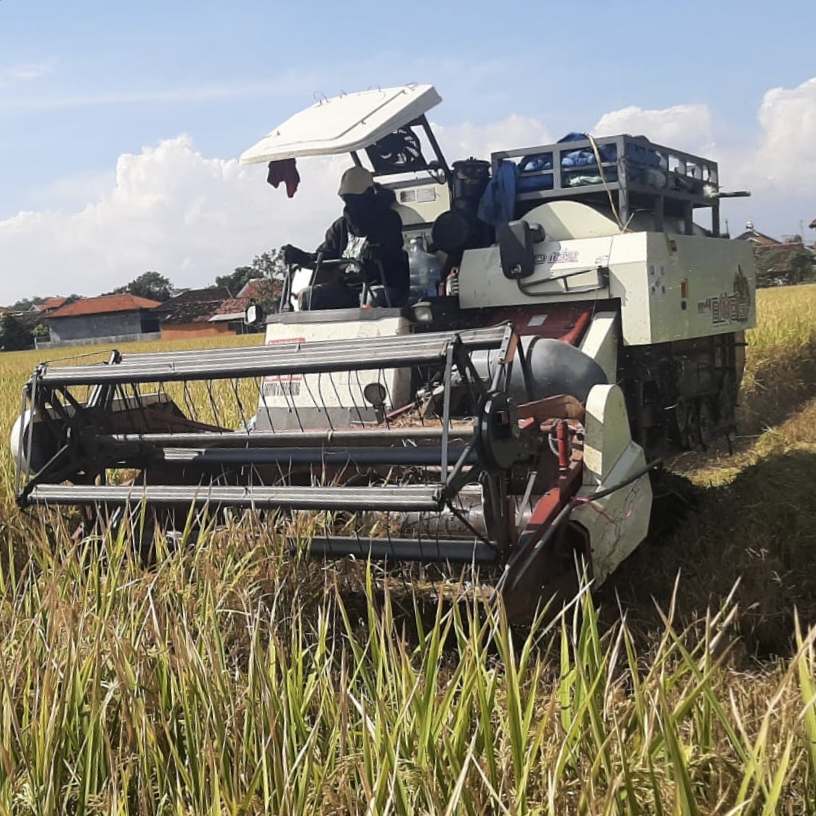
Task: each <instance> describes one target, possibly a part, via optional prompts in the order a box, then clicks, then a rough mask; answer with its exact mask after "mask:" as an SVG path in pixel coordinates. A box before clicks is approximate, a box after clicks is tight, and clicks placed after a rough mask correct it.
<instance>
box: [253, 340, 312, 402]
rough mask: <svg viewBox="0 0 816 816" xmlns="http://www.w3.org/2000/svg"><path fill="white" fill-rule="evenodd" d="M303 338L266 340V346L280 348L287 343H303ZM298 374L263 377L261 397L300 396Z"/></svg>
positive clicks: (300, 379)
mask: <svg viewBox="0 0 816 816" xmlns="http://www.w3.org/2000/svg"><path fill="white" fill-rule="evenodd" d="M305 341H306V338H305V337H285V338H282V339H280V340H278V339H274V340H267V341H266V345H267V346H281V345H285V344H287V343H304V342H305ZM302 379H303V377H302V376H301V375H300V374H280V375H274V374H272V375H269V376H266V377H264V380H263V388H262V390H261V397H262V398H265V397H296V396H298V394H300V383H301V381H302Z"/></svg>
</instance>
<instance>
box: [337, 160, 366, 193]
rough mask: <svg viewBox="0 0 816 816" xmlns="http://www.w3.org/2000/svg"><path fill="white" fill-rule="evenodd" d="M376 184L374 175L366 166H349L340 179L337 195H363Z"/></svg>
mask: <svg viewBox="0 0 816 816" xmlns="http://www.w3.org/2000/svg"><path fill="white" fill-rule="evenodd" d="M373 186H374V176H373V175H372V173H371V172H370V171H369V170H366V169H365V167H357V166H355V167H349V169H348V170H346V172H345V173H343V175H342V177H341V179H340V189H339V190H338V191H337V195H339V196H344V195H362V194H363V193H364V192H365V191H366V190H368V189H369V188H370V187H373Z"/></svg>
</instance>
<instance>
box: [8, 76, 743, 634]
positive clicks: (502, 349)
mask: <svg viewBox="0 0 816 816" xmlns="http://www.w3.org/2000/svg"><path fill="white" fill-rule="evenodd" d="M439 101H440V97H439V96H438V94H437V92H436V91H435V90H434V88H433V87H432V86H429V85H416V86H406V87H400V88H390V89H378V90H370V91H364V92H361V93H356V94H348V95H344V96H341V97H337V98H333V99H328V100H323V101H321V102H319V103H317V104H315V105H312V106H311V107H309V108H307V109H306V110H304V111H302V112H301V113H298V114H297V115H295V116H293V117H292V118H291V119H289V120H287V121H286V122H285V123H284V124H282V125H281V126H280V127H279V128H277V129H276V130H274V131H272V132H271V133H270V134H269V135H268V136H266V137H265V138H264V139H262V140H261V141H260V142H258V144H256V145H255V146H254V147H252V148H250V149H249V150H248V151H246V152H245V153H244V155H243V156H242V161H243V162H245V163H256V162H263V163H267V162H275V163H278V162H283V163H284V164H275V165H273V166H274V167H279V168H286V167H287V166H288V167H289V169H290V170H291V168H292V163H291V162H290V161H289V160H292V159H297V158H301V157H307V156H315V155H330V154H342V153H347V154H350V155H351V160H352V161H353V162H354V163H355V164H363V165H364V166H365V165H367V166H369V167H370V168H371V169H372V170H373V172H374V173H375V176H376V178H377V181H378V182H379V183H380V184H382V185H383V186H385V187H389V188H391V189H392V190H393V191H394V193H395V195H396V199H397V203H396V205H395V207H396V209H397V211H398V212H399V214H400V216H401V218H402V223H403V229H404V236H405V239H406V245H408V244H409V242H410V241H411V239H414V238H417V237H422V238H423V239H424V240H425V241H426V242H427V245H428V246H429V248H430V249H431V250H432V251H433V252H434V253H435V254H436V259H438V261H439V262H440V263H441V265H442V276H443V279H444V281H443V283H442V286H441V290H440V291H441V292H443V293H444V294H442V295H441V296H439V297H429V296H427V293H426V294H425V295H422V296H421V297H419V298H418V299H415V302H413V303H412V304H411V305H409V306H407V307H404V308H400V309H397V308H390V307H381V308H379V307H375V308H354V309H338V310H330V311H314V312H310V311H297V310H294V309H293V308H292V307H291V304H290V300H292V299H291V294H292V292H291V281H292V275H291V274H290V277H289V281H288V282H287V287H286V288H285V292H286V294H285V297H284V301H283V302H284V307H283V309H282V311H281V312H280V313H278V314H274V315H271V316H269V317H268V318H266V319H265V320H266V344H265V345H257V346H248V347H241V348H225V349H217V350H212V349H208V350H206V351H183V352H157V353H149V354H128V353H119V352H114V353H112V354H111V355H110V357H109V359H107V360H106V361H104V362H100V363H93V364H88V363H87V362H85V361H83V360H79V361H75V362H76V364H74V365H66V364H65V363H64V362H62V361H60V362H57V363H43V364H42V365H40V366H39V367H38V368H37V369H36V371H35V372H34V374H33V376H32V377H31V379H30V380H29V382H28V384H27V385H26V387H25V391H24V399H23V403H24V404H23V410H22V414H21V417H20V419H19V420H18V421H17V423H16V425H15V428H14V430H13V433H12V446H13V453H14V457H15V461H16V463H17V501H18V503H19V505H20V507H27V506H31V505H40V506H52V505H70V506H76V507H80V508H82V511H83V513H84V515H85V518H86V521H87V522H88V523H91V522H99V521H100V520H101V521H103V522H105V523H111V522H117V521H118V522H121V521H122V520H126V519H131V520H133V519H138V518H139V517H140V514H142V517H143V518H144V514H145V513H146V510H145V508H147V514H148V515H149V516H150V518H152V519H155V520H157V523H161V524H162V525H164V526H165V527H166V528H173V527H176V528H180V527H183V526H184V520H185V519H186V518H187V515H188V512H189V511H190V508H191V506H194V507H196V508H206V511H207V513H208V514H209V516H210V517H219V516H220V515H222V514H225V513H228V512H230V511H232V512H234V510H233V508H237V509H242V510H248V511H250V510H251V511H263V513H264V516H263V517H264V518H266V519H268V523H269V524H275V525H276V529H278V530H280V531H282V532H283V534H285V535H291V542H292V545H293V547H298V548H302V549H305V550H308V551H309V552H310V554H311V555H312V556H317V557H328V558H337V557H343V556H350V557H357V558H368V557H371V558H373V559H383V560H387V561H389V562H421V563H428V562H440V563H442V564H448V565H459V566H458V569H461V568H462V565H483V572H482V575H484V574H486V573H488V574H492V575H493V576H494V577H495V579H496V580H495V581H494V586H495V587H496V588H497V589H498V590H499V591H500V593H501V594H502V595H503V597H504V600H505V602H506V605H507V608H508V610H509V612H510V613H511V614H512V616H514V617H516V618H522V617H524V616H525V615H528V614H530V613H531V612H532V611H533V610H534V609H535V608H536V606H537V605H538V604H539V603H540V602H541V601H542V599H544V600H546V599H548V598H551V597H553V595H554V594H556V593H561V595H563V596H565V597H569V596H570V593H574V591H575V588H576V586H577V583H576V580H577V579H576V563H580V562H581V561H583V562H584V563H585V564H586V565H587V566H588V568H589V570H590V571H591V574H592V576H593V578H594V581H595V582H596V584H598V583H601V582H602V581H604V580H605V579H606V578H607V576H609V575H610V573H612V571H613V570H614V569H615V568H616V567H617V566H618V565H619V564H620V563H621V561H623V559H624V558H626V556H628V555H629V554H630V553H631V552H632V551H633V550H634V549H635V548H636V547H637V546H638V545H639V544H640V543H641V542H642V541H643V540H644V538H645V536H646V534H647V530H648V527H649V521H650V513H651V509H652V503H653V494H652V486H651V479H650V475H651V474H650V471H652V470H653V469H654V468H655V467H656V463H657V462H658V461H659V460H660V458H661V457H663V456H664V455H666V454H667V453H671V452H674V451H677V450H681V449H686V448H690V447H705V446H707V445H708V444H710V443H711V442H712V440H714V439H715V438H716V437H717V436H721V435H727V434H729V433H730V432H731V431H733V429H734V409H735V404H736V399H737V392H738V388H739V384H740V379H741V376H742V368H743V359H744V345H745V344H744V336H745V334H744V333H745V329H747V328H750V327H752V326H753V325H754V323H755V281H754V277H755V276H754V266H753V259H752V254H751V248H750V246H749V244H748V243H747V242H737V241H730V240H725V239H724V237H722V236H721V235H720V229H719V226H720V218H719V204H720V199H721V198H723V197H724V196H726V195H728V194H726V193H723V192H721V191H720V189H719V179H718V171H717V165H716V163H715V162H712V161H709V160H707V159H704V158H700V157H698V156H692V155H690V154H687V153H683V152H681V151H678V150H674V149H671V148H667V147H663V146H660V145H657V144H653V143H651V142H649V141H648V140H646V139H645V138H643V137H631V136H625V135H621V136H614V137H608V138H598V139H591V138H589V137H586V136H582V135H580V134H571V136H570V137H568V139H567V140H562V142H559V143H557V144H549V145H538V146H533V147H525V148H524V149H519V150H507V151H501V152H497V153H493V154H492V155H491V157H490V161H489V162H487V161H479V160H476V159H467V160H465V161H459V162H456V163H454V164H453V165H451V166H449V165H448V164H447V163H446V161H445V159H444V157H443V155H442V153H441V151H440V149H439V145H438V143H437V141H436V139H435V138H434V135H433V132H432V131H431V128H430V127H429V124H428V122H427V119H426V116H425V114H426V112H427V111H428V110H429V109H430V108H432V107H433V106H434V105H436V104H437V103H438V102H439ZM431 156H432V157H433V158H428V157H431ZM480 202H481V205H482V208H483V209H482V210H480V209H479V207H480ZM695 210H699V211H704V212H707V213H708V214H709V216H710V226H708V228H706V229H703V228H702V227H700V226H699V225H698V224H696V223H695V221H694V220H693V215H694V214H695ZM485 211H487V212H488V213H489V214H490V215H489V218H490V219H492V220H493V222H494V223H492V224H491V223H487V222H486V221H485V220H482V219H480V218H479V217H478V215H479V214H480V213H481V214H482V215H483V217H484V212H485ZM423 257H425V258H426V259H427V255H425V256H423ZM352 266H353V265H352ZM350 274H352V273H350ZM295 277H297V276H295ZM350 280H353V278H350ZM360 288H361V289H363V290H364V289H367V288H368V287H367V286H366V285H362V284H361V285H360ZM365 294H366V293H365V292H361V295H362V296H364V295H365ZM361 302H364V301H362V300H361ZM252 311H254V310H253V309H252V308H251V309H250V312H252ZM251 317H252V315H248V319H250V318H251ZM254 317H255V319H256V320H257V319H258V315H257V314H256V315H255V316H254ZM236 429H237V430H236ZM269 511H272V512H271V513H270V512H269ZM151 514H152V515H151ZM304 516H306V517H308V518H309V519H310V520H311V527H312V529H314V530H315V532H314V535H313V537H312V536H311V535H310V536H309V537H303V536H299V535H298V534H297V530H298V521H299V520H301V519H303V518H304ZM179 519H180V521H179ZM485 565H489V566H490V567H492V568H494V569H485V568H484V566H485Z"/></svg>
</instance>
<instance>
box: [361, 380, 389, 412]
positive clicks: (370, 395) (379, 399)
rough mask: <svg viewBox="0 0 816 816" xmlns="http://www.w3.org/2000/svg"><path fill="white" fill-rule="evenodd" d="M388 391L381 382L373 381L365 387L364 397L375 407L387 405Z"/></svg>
mask: <svg viewBox="0 0 816 816" xmlns="http://www.w3.org/2000/svg"><path fill="white" fill-rule="evenodd" d="M387 394H388V392H387V391H386V390H385V386H384V385H383V384H382V383H381V382H371V383H369V384H368V385H367V386H366V387H365V388H364V389H363V397H364V398H365V400H366V402H368V403H369V404H371V405H373V406H374V407H375V408H382V407H383V405H385V398H386V396H387Z"/></svg>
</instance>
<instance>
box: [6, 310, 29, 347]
mask: <svg viewBox="0 0 816 816" xmlns="http://www.w3.org/2000/svg"><path fill="white" fill-rule="evenodd" d="M33 346H34V335H33V334H32V332H31V330H30V329H28V328H27V327H26V326H25V325H24V324H23V322H22V321H21V320H19V319H18V318H16V317H15V316H14V315H13V314H11V313H10V312H4V313H3V314H2V315H0V348H2V349H3V351H21V350H23V349H29V348H32V347H33Z"/></svg>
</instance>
